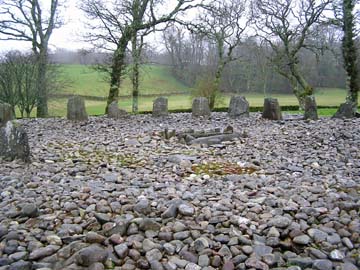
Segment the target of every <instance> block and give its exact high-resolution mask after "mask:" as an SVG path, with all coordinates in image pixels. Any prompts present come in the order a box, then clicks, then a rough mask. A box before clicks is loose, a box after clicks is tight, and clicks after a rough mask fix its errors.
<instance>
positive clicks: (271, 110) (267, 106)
mask: <svg viewBox="0 0 360 270" xmlns="http://www.w3.org/2000/svg"><path fill="white" fill-rule="evenodd" d="M262 117H263V118H265V119H269V120H282V114H281V108H280V105H279V102H278V100H277V99H276V98H265V100H264V110H263V114H262Z"/></svg>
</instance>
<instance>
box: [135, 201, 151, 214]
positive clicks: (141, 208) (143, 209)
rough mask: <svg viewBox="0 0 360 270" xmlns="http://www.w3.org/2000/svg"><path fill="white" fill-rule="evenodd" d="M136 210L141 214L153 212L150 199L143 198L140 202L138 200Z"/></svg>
mask: <svg viewBox="0 0 360 270" xmlns="http://www.w3.org/2000/svg"><path fill="white" fill-rule="evenodd" d="M134 210H135V211H136V212H138V213H139V214H144V215H147V214H150V213H151V206H150V203H149V201H148V200H146V199H142V200H140V201H139V202H137V203H136V204H135V206H134Z"/></svg>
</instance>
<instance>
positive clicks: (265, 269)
mask: <svg viewBox="0 0 360 270" xmlns="http://www.w3.org/2000/svg"><path fill="white" fill-rule="evenodd" d="M245 265H246V266H247V267H248V268H255V269H258V270H269V266H268V265H267V264H266V263H263V262H262V261H260V260H259V259H257V258H255V257H251V258H249V259H247V260H246V261H245Z"/></svg>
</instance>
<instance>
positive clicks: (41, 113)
mask: <svg viewBox="0 0 360 270" xmlns="http://www.w3.org/2000/svg"><path fill="white" fill-rule="evenodd" d="M47 64H48V63H47V52H46V50H45V49H42V50H40V52H39V54H38V58H37V65H38V80H37V85H38V100H37V112H36V115H37V117H47V116H48V89H47V82H46V68H47Z"/></svg>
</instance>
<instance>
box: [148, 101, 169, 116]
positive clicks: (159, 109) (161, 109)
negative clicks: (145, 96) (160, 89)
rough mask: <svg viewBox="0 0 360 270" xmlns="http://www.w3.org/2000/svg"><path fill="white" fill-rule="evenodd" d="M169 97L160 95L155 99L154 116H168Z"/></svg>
mask: <svg viewBox="0 0 360 270" xmlns="http://www.w3.org/2000/svg"><path fill="white" fill-rule="evenodd" d="M168 114H169V111H168V99H167V98H165V97H158V98H157V99H155V100H154V103H153V110H152V116H153V117H161V116H168Z"/></svg>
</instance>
